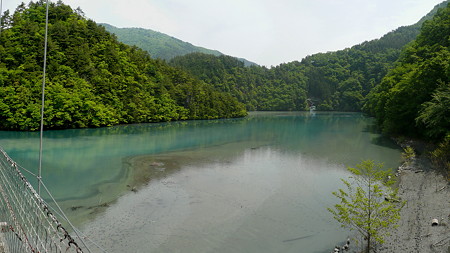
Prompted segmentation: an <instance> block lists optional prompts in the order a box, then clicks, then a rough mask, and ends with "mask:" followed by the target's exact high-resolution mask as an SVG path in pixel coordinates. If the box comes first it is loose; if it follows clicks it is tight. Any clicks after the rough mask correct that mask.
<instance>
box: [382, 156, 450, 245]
mask: <svg viewBox="0 0 450 253" xmlns="http://www.w3.org/2000/svg"><path fill="white" fill-rule="evenodd" d="M398 177H399V193H398V195H399V197H400V198H401V199H402V200H403V201H406V204H405V206H404V207H403V209H402V211H401V219H400V221H399V222H398V224H397V225H398V227H397V228H395V229H393V231H392V232H391V236H389V237H387V238H385V243H384V244H383V245H381V246H379V247H378V248H377V249H376V252H378V253H380V252H381V253H387V252H408V253H412V252H417V253H437V252H439V253H450V184H449V182H448V181H447V180H446V179H445V178H444V176H443V175H442V174H440V173H438V172H436V171H435V169H433V167H432V164H431V162H430V161H429V159H427V158H426V157H425V155H418V156H417V157H416V158H414V159H412V161H411V162H410V163H407V164H404V165H403V166H401V167H400V168H399V171H398ZM433 219H437V220H438V222H439V225H436V224H432V221H433Z"/></svg>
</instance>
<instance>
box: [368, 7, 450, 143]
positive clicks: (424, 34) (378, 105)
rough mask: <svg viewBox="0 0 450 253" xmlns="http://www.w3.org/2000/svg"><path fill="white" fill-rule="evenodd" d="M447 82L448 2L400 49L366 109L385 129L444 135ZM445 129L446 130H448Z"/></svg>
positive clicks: (449, 68)
mask: <svg viewBox="0 0 450 253" xmlns="http://www.w3.org/2000/svg"><path fill="white" fill-rule="evenodd" d="M449 84H450V5H447V7H446V8H443V9H440V10H439V11H438V13H437V14H436V16H435V17H434V18H433V20H430V21H426V22H424V24H423V26H422V30H421V33H420V35H419V36H418V37H417V39H416V40H415V41H414V42H413V43H411V44H410V45H409V46H408V47H406V48H405V50H404V51H403V52H402V56H401V58H400V59H399V61H398V63H397V66H396V67H395V68H394V69H393V70H391V71H390V72H389V73H388V75H387V76H386V77H384V78H383V80H382V82H381V83H380V85H378V86H377V87H375V88H374V89H373V90H372V91H371V93H370V94H369V96H368V99H367V103H366V105H365V110H366V111H367V112H369V113H371V114H372V115H374V116H376V118H377V120H378V122H379V123H380V125H381V126H382V128H383V130H384V131H385V132H389V133H402V134H419V135H424V134H425V135H428V136H429V137H432V138H439V137H443V136H444V135H445V134H446V128H447V129H448V119H447V118H446V117H439V115H445V114H446V113H447V109H446V108H447V107H445V106H441V105H440V104H441V103H445V102H446V93H447V92H446V90H447V89H448V88H447V87H448V86H449ZM447 131H448V130H447Z"/></svg>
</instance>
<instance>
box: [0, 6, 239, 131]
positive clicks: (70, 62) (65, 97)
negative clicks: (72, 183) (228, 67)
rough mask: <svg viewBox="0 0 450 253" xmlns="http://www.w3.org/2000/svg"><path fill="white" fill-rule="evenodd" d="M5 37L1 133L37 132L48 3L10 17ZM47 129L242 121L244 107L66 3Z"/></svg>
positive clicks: (52, 56) (58, 25) (56, 27)
mask: <svg viewBox="0 0 450 253" xmlns="http://www.w3.org/2000/svg"><path fill="white" fill-rule="evenodd" d="M2 20H4V21H2V29H3V30H2V33H1V34H0V95H1V96H0V128H1V129H19V130H36V129H38V127H39V126H38V125H39V122H40V121H39V118H40V97H41V88H40V87H41V83H42V60H43V51H44V47H43V45H44V44H43V43H44V34H45V31H44V29H45V3H44V1H38V2H30V4H29V5H28V6H25V4H22V5H20V6H18V7H17V9H16V11H15V12H14V14H12V15H10V14H9V13H8V12H5V13H4V15H3V18H2ZM47 66H48V68H47V79H46V84H47V85H46V90H45V91H46V103H45V112H44V114H45V128H46V129H62V128H79V127H99V126H110V125H115V124H124V123H140V122H160V121H171V120H184V119H208V118H226V117H241V116H245V115H246V111H245V107H244V106H243V105H242V104H241V103H239V102H238V101H237V99H236V98H234V97H231V96H229V95H227V94H224V93H222V92H220V91H218V90H217V89H215V88H214V87H213V86H211V85H209V84H206V83H204V82H202V81H200V80H198V79H196V78H194V77H192V75H190V74H187V73H186V72H184V71H180V70H178V69H175V68H173V67H170V66H168V65H167V64H166V63H165V62H163V61H161V60H154V59H152V58H151V57H150V56H149V54H148V53H147V52H145V51H143V50H141V49H139V48H137V47H131V46H128V45H125V44H123V43H120V42H118V41H117V39H116V37H115V36H114V35H111V34H110V33H108V32H106V31H105V28H104V27H102V26H99V25H97V24H96V23H95V22H94V21H92V20H88V19H86V18H85V17H84V14H83V13H82V11H81V10H79V9H77V10H75V11H74V10H72V9H71V8H70V7H69V6H67V5H64V4H63V3H62V2H61V1H59V2H58V3H51V4H50V9H49V40H48V63H47Z"/></svg>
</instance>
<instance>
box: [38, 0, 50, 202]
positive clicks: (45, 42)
mask: <svg viewBox="0 0 450 253" xmlns="http://www.w3.org/2000/svg"><path fill="white" fill-rule="evenodd" d="M46 2H47V4H46V5H47V6H46V11H45V37H44V66H43V74H42V97H41V130H40V137H39V172H38V194H39V195H41V184H42V146H43V138H44V104H45V73H46V70H47V41H48V6H49V2H50V1H49V0H47V1H46Z"/></svg>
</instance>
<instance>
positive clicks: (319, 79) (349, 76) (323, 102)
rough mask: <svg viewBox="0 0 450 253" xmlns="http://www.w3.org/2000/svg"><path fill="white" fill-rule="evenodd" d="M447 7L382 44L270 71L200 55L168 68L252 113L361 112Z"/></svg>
mask: <svg viewBox="0 0 450 253" xmlns="http://www.w3.org/2000/svg"><path fill="white" fill-rule="evenodd" d="M448 2H449V1H446V3H448ZM443 6H445V3H443V4H441V5H438V6H436V8H435V9H434V10H432V11H431V12H430V13H429V14H428V15H427V16H426V17H424V18H423V19H422V20H420V21H419V22H418V23H417V24H415V25H412V26H406V27H400V28H398V29H396V30H395V31H392V32H390V33H388V34H386V35H385V36H383V37H382V38H380V39H376V40H372V41H369V42H364V43H361V44H360V45H356V46H354V47H352V48H348V49H345V50H340V51H337V52H329V53H319V54H315V55H312V56H308V57H306V58H305V59H303V60H302V61H301V62H297V61H295V62H291V63H285V64H281V65H279V66H276V67H272V68H270V69H268V68H265V67H259V66H252V67H244V66H243V65H242V64H240V63H239V62H237V61H234V60H233V59H232V58H229V57H226V56H218V57H214V56H211V55H205V54H200V53H193V54H189V55H186V56H179V57H175V58H174V59H172V60H171V61H170V64H171V65H172V66H176V67H179V68H182V69H184V70H187V71H189V72H190V73H192V74H194V75H195V76H197V77H198V78H200V79H202V80H204V81H205V82H208V83H212V84H214V85H215V86H216V87H218V88H219V89H221V90H223V91H226V92H231V94H233V96H234V97H236V98H238V99H239V101H241V102H243V103H245V104H246V106H247V109H248V110H303V109H305V108H307V101H306V100H307V99H308V98H309V99H311V101H313V102H314V103H315V105H316V106H317V108H318V109H319V110H344V111H360V110H361V107H362V105H363V103H364V99H365V97H366V96H367V94H368V93H369V92H370V90H371V89H372V88H373V87H375V86H376V85H377V84H378V83H380V82H381V80H382V78H383V77H384V76H385V75H386V74H387V73H388V70H389V69H391V68H393V66H394V63H395V61H396V60H397V59H398V58H399V56H400V53H401V50H402V48H403V47H404V46H406V45H407V44H408V43H410V42H411V41H413V40H414V39H415V38H416V37H417V35H418V34H419V31H420V27H421V25H422V24H423V22H424V21H425V20H427V19H430V18H432V17H433V15H434V14H435V13H436V11H437V10H438V8H439V7H443Z"/></svg>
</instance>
